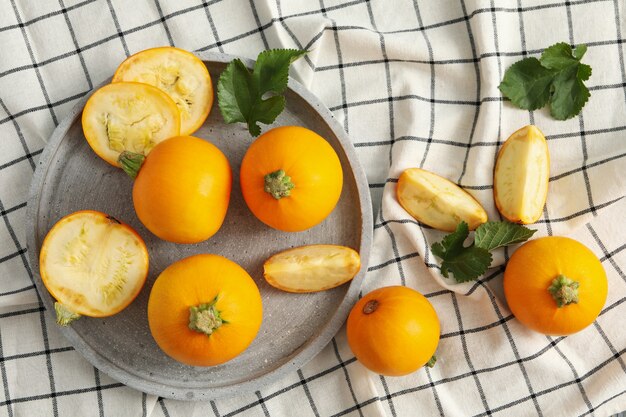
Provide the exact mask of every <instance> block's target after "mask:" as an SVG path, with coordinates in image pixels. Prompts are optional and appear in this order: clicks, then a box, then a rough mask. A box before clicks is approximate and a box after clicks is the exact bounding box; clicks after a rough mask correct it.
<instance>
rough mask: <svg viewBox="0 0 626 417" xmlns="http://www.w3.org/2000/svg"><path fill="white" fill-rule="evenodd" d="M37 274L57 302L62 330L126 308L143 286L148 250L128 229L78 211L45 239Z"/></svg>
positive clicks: (98, 214) (101, 216) (96, 214)
mask: <svg viewBox="0 0 626 417" xmlns="http://www.w3.org/2000/svg"><path fill="white" fill-rule="evenodd" d="M39 270H40V275H41V279H42V281H43V284H44V285H45V286H46V288H47V289H48V291H50V294H52V296H53V297H54V298H55V299H56V300H57V304H56V306H55V309H56V310H57V322H58V323H59V324H61V325H65V324H68V323H69V322H70V321H72V320H73V319H76V318H78V317H80V316H82V315H84V316H90V317H106V316H111V315H113V314H115V313H117V312H119V311H121V310H122V309H124V308H125V307H126V306H128V305H129V304H130V303H131V302H132V301H133V300H134V299H135V297H136V296H137V294H139V291H140V290H141V288H142V287H143V285H144V283H145V281H146V276H147V275H148V250H147V249H146V245H145V243H144V241H143V240H142V239H141V237H140V236H139V235H138V234H137V233H136V232H135V231H134V230H133V229H132V228H131V227H130V226H128V225H126V224H124V223H121V222H120V221H118V220H116V219H114V218H113V217H110V216H107V215H106V214H104V213H101V212H98V211H92V210H85V211H77V212H75V213H72V214H70V215H68V216H65V217H63V218H62V219H61V220H59V221H58V222H57V223H56V224H55V225H54V226H53V227H52V229H50V231H49V232H48V234H47V235H46V238H45V239H44V241H43V244H42V246H41V252H40V254H39Z"/></svg>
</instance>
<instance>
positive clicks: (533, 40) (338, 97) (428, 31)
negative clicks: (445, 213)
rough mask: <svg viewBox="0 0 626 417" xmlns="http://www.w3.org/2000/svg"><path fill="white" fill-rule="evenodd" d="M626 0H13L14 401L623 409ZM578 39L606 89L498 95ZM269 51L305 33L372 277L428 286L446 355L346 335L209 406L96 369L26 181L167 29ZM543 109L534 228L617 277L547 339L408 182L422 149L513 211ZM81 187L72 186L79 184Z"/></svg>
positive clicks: (17, 407) (131, 412)
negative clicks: (40, 241) (407, 201)
mask: <svg viewBox="0 0 626 417" xmlns="http://www.w3.org/2000/svg"><path fill="white" fill-rule="evenodd" d="M625 33H626V7H625V3H624V1H623V0H598V1H581V0H571V1H565V2H563V1H558V0H515V1H514V0H509V1H499V2H496V1H495V0H491V1H478V0H419V1H411V0H402V1H400V0H376V1H375V0H371V1H361V0H306V1H305V0H282V1H281V0H211V1H200V0H171V1H165V0H133V1H124V0H97V1H96V0H83V1H75V0H45V1H44V0H37V1H31V0H0V216H1V220H0V376H1V378H2V380H1V386H2V388H1V389H0V417H4V416H9V417H13V416H20V417H21V416H81V417H86V416H142V415H143V416H209V415H215V416H222V417H224V416H263V415H264V416H342V415H344V416H402V417H404V416H418V415H426V416H430V415H433V416H436V415H441V416H444V415H445V416H461V415H463V416H464V415H468V416H469V415H477V416H487V415H492V414H493V415H505V416H520V415H543V416H556V415H559V416H560V415H563V416H574V415H609V414H612V413H616V412H619V411H622V410H624V409H626V357H625V352H626V303H625V301H626V273H625V272H626V250H625V249H626V221H625V220H626V216H625V213H626V201H625V200H626V199H623V197H624V196H625V194H626V179H625V178H626V176H625V175H624V166H625V164H626V63H625V62H624V56H625V55H626V36H625ZM560 41H565V42H569V43H570V44H572V45H577V44H581V43H584V44H586V45H588V47H589V50H588V52H587V55H586V56H585V58H584V62H586V63H588V64H591V65H592V67H593V75H592V77H591V79H590V80H589V82H588V84H589V85H590V86H591V92H592V95H591V99H590V101H589V103H588V104H587V105H586V107H585V108H584V110H583V112H582V113H581V115H580V116H578V117H575V118H573V119H571V120H568V121H555V120H553V119H551V118H550V116H549V115H548V114H547V111H545V110H541V111H536V112H527V111H522V110H519V109H516V108H514V107H512V106H511V105H510V103H508V102H507V101H505V100H503V99H502V97H501V94H500V92H499V91H498V89H497V86H498V84H499V82H500V80H501V79H502V75H503V73H504V71H505V70H506V68H507V67H508V66H509V65H511V64H512V63H513V62H515V61H517V60H519V59H521V58H523V57H525V56H529V55H538V54H539V53H540V52H541V50H542V49H543V48H545V47H547V46H549V45H551V44H553V43H556V42H560ZM158 45H176V46H178V47H181V48H185V49H188V50H215V51H220V52H227V53H231V54H236V55H243V56H246V57H250V58H254V57H256V55H257V53H258V52H259V51H261V50H264V49H268V48H280V47H289V48H294V47H297V48H306V49H309V50H310V51H311V52H310V53H309V54H308V56H307V57H306V58H305V59H303V60H300V61H298V62H297V63H296V64H295V66H294V71H293V75H294V76H295V77H296V78H298V79H299V80H300V81H301V82H302V83H303V84H305V85H306V86H308V87H309V88H310V89H311V90H312V91H313V92H314V93H315V94H316V95H317V96H318V97H320V98H321V100H322V101H323V102H324V103H326V105H327V106H328V107H329V108H330V109H331V110H332V111H333V112H334V114H335V116H336V117H337V119H338V120H339V121H341V122H342V123H343V126H344V127H345V129H346V131H347V132H348V133H349V135H350V137H351V138H352V141H353V142H354V145H355V147H356V149H357V152H358V155H359V158H360V161H361V163H362V165H363V167H364V168H365V171H366V173H367V177H368V180H369V184H370V189H371V192H372V196H373V201H374V204H375V212H377V213H378V214H377V216H376V218H375V226H374V227H375V233H374V247H373V256H372V260H371V264H370V266H369V271H370V272H369V274H368V275H367V278H366V280H365V282H364V287H363V292H364V293H365V292H369V291H370V290H372V289H374V288H376V287H380V286H384V285H391V284H402V285H407V286H410V287H412V288H415V289H417V290H419V291H420V292H422V293H423V294H425V295H426V297H428V299H429V300H430V301H431V303H432V304H433V305H434V307H435V308H436V310H437V312H438V315H439V318H440V320H441V325H442V326H441V332H442V333H441V343H440V345H439V349H438V358H439V361H438V363H437V365H436V366H435V367H434V368H433V369H422V370H419V371H418V372H416V373H414V374H412V375H410V376H406V377H401V378H385V377H382V376H379V375H375V374H373V373H370V372H369V371H367V370H366V369H365V368H364V367H363V366H362V365H361V364H360V363H359V362H357V361H356V360H355V358H354V356H353V355H352V353H351V351H350V349H349V347H348V345H347V343H346V337H345V331H344V330H342V331H340V332H339V333H338V334H337V336H336V338H334V339H333V340H332V342H331V343H330V344H329V346H327V347H326V348H325V349H324V350H323V351H322V352H321V353H320V354H319V355H318V356H317V357H316V358H315V359H313V360H312V361H311V362H310V363H309V364H308V365H306V366H305V367H304V368H302V369H301V370H299V371H297V372H294V373H293V374H292V375H289V376H288V377H286V378H284V379H283V380H280V381H277V382H276V383H274V384H273V385H271V386H264V387H259V390H258V391H257V392H256V393H252V394H249V395H242V396H239V397H235V398H230V399H220V400H217V401H211V402H206V403H186V402H178V401H170V400H163V399H158V398H155V397H153V396H150V395H146V394H142V393H141V392H137V391H135V390H133V389H130V388H128V387H126V386H124V385H122V384H120V383H118V382H116V381H114V380H112V379H110V378H109V377H108V376H107V375H104V374H102V373H101V372H99V371H98V370H97V369H94V368H93V367H92V366H91V365H90V364H89V363H88V362H86V361H85V360H84V359H83V358H82V357H81V356H80V355H79V354H78V353H76V352H75V351H74V350H73V349H72V348H71V347H70V345H69V343H68V342H67V341H66V340H65V339H64V338H62V337H61V336H60V334H59V332H58V331H57V328H56V327H55V324H54V323H53V321H51V319H50V315H49V314H48V313H47V312H46V311H44V309H43V307H42V304H41V303H40V301H39V299H38V297H37V294H36V291H35V289H34V285H33V281H32V279H33V277H32V271H31V270H30V269H29V265H28V262H27V254H26V246H25V233H26V231H25V227H24V224H25V212H26V209H25V206H26V199H27V189H28V186H29V183H30V180H31V178H32V175H33V172H34V170H35V168H36V167H37V160H38V157H39V155H40V154H41V152H42V148H43V147H44V146H45V144H46V140H47V138H48V137H49V135H50V133H51V132H52V130H53V129H54V127H55V125H57V124H58V123H59V121H61V120H62V119H63V118H64V116H65V115H66V114H67V113H68V111H69V110H70V108H71V107H72V106H73V105H74V103H75V102H76V101H77V100H78V99H79V98H80V97H82V96H83V95H84V94H86V93H87V92H88V91H89V90H90V89H92V88H93V86H94V85H97V84H98V83H100V82H101V81H103V80H104V79H106V78H107V77H109V76H111V74H112V73H113V71H114V69H115V68H116V66H117V65H118V64H119V63H120V62H121V61H122V60H123V59H124V58H125V57H127V56H128V55H129V54H132V53H134V52H136V51H139V50H142V49H145V48H148V47H153V46H158ZM530 123H532V124H536V125H537V126H539V127H540V129H542V130H543V132H544V133H545V134H546V137H547V139H548V145H549V148H550V153H551V158H552V167H551V177H550V190H549V196H548V202H547V206H546V209H545V211H544V214H543V216H542V218H541V219H540V220H539V221H538V222H537V224H536V225H535V227H536V228H538V229H539V232H538V235H567V236H571V237H573V238H575V239H578V240H580V241H582V242H584V243H585V244H586V245H587V246H589V247H590V248H591V249H592V250H593V251H594V252H595V253H596V255H598V257H599V258H600V259H601V260H602V263H603V265H604V268H605V269H606V271H607V274H608V277H609V295H608V299H607V302H606V305H605V307H604V309H603V310H602V312H601V314H600V316H599V317H598V320H597V321H596V322H595V323H594V324H593V325H591V326H590V327H588V328H587V329H585V330H584V331H582V332H580V333H578V334H576V335H572V336H569V337H567V338H563V337H547V336H543V335H540V334H537V333H534V332H532V331H529V330H527V329H525V328H524V327H523V326H521V325H520V323H519V322H518V321H517V320H515V318H514V317H513V316H512V315H511V312H510V311H509V309H508V308H507V306H506V303H505V302H504V298H503V295H502V290H501V281H502V272H503V267H502V265H503V264H504V262H505V261H506V259H507V258H508V257H509V255H510V253H511V251H510V250H509V251H504V250H503V251H501V252H499V253H497V254H496V256H495V261H494V265H499V266H496V267H494V268H492V269H490V270H489V272H488V273H487V274H486V276H485V277H484V278H482V279H480V280H479V281H476V282H473V283H467V284H462V285H456V284H453V283H452V282H451V281H450V280H446V279H444V278H442V277H441V275H440V274H439V269H438V266H437V260H436V259H435V258H434V257H433V255H432V253H431V252H430V251H429V249H428V248H429V246H430V244H431V243H432V242H434V241H438V240H440V239H441V237H442V233H440V232H437V231H433V230H429V229H425V228H421V227H420V225H419V224H417V223H416V222H415V221H414V220H413V219H412V218H411V217H410V216H409V215H408V214H407V213H406V212H405V211H404V210H402V208H401V207H400V206H399V205H398V203H397V202H396V200H395V198H394V193H395V182H396V180H397V177H398V175H399V173H400V172H401V171H402V170H404V169H406V168H408V167H423V168H425V169H428V170H431V171H434V172H437V173H438V174H440V175H443V176H445V177H447V178H449V179H451V180H453V181H455V182H458V183H459V184H461V185H462V186H463V187H464V188H465V189H467V190H469V191H470V192H471V193H472V194H473V195H474V196H475V197H476V198H477V199H478V200H479V201H480V202H481V203H482V204H483V205H484V206H485V208H486V209H487V210H488V212H489V215H490V218H491V219H498V213H497V211H496V210H495V208H494V205H493V199H492V171H493V165H494V161H495V156H496V153H497V151H498V149H499V147H500V145H501V144H502V143H503V141H504V140H505V139H506V138H507V137H508V136H509V134H511V133H512V132H513V131H515V130H516V129H518V128H520V127H522V126H524V125H527V124H530ZM68 198H71V196H69V197H68Z"/></svg>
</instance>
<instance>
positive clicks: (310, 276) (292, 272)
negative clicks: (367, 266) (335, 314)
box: [263, 245, 361, 293]
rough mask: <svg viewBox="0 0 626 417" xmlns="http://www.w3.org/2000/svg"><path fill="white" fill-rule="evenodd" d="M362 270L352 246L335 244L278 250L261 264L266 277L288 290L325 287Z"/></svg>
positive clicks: (309, 289) (348, 279)
mask: <svg viewBox="0 0 626 417" xmlns="http://www.w3.org/2000/svg"><path fill="white" fill-rule="evenodd" d="M359 269H361V258H360V256H359V254H358V252H356V251H355V250H354V249H351V248H348V247H346V246H338V245H308V246H300V247H296V248H293V249H288V250H286V251H283V252H280V253H277V254H275V255H274V256H272V257H271V258H269V259H268V260H267V261H265V263H264V264H263V275H264V277H265V280H266V281H267V282H268V283H269V284H270V285H272V286H273V287H276V288H278V289H281V290H284V291H289V292H298V293H301V292H316V291H323V290H328V289H330V288H334V287H337V286H339V285H341V284H343V283H345V282H348V281H350V280H351V279H352V278H354V276H355V275H356V274H357V273H358V272H359Z"/></svg>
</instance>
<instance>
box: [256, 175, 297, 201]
mask: <svg viewBox="0 0 626 417" xmlns="http://www.w3.org/2000/svg"><path fill="white" fill-rule="evenodd" d="M295 187H296V185H295V184H294V183H293V182H291V177H290V176H289V175H287V173H285V171H284V170H283V169H279V170H278V171H274V172H271V173H269V174H267V175H266V176H265V187H264V188H263V189H264V190H265V192H266V193H269V194H270V195H271V196H272V197H274V198H275V199H276V200H280V199H281V198H283V197H289V196H290V195H291V190H293V189H294V188H295Z"/></svg>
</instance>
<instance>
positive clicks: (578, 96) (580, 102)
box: [550, 66, 591, 120]
mask: <svg viewBox="0 0 626 417" xmlns="http://www.w3.org/2000/svg"><path fill="white" fill-rule="evenodd" d="M553 86H554V93H553V94H552V98H551V100H550V114H551V115H552V117H554V118H555V119H557V120H566V119H570V118H572V117H574V116H576V115H577V114H578V113H580V111H581V110H582V108H583V106H584V105H585V103H586V102H587V100H589V96H590V95H591V94H590V93H589V89H588V88H587V87H586V86H585V84H584V83H583V82H582V80H581V79H580V78H578V67H577V66H571V67H569V68H568V69H566V70H564V71H561V72H560V73H559V75H558V76H557V77H555V78H554V81H553Z"/></svg>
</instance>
